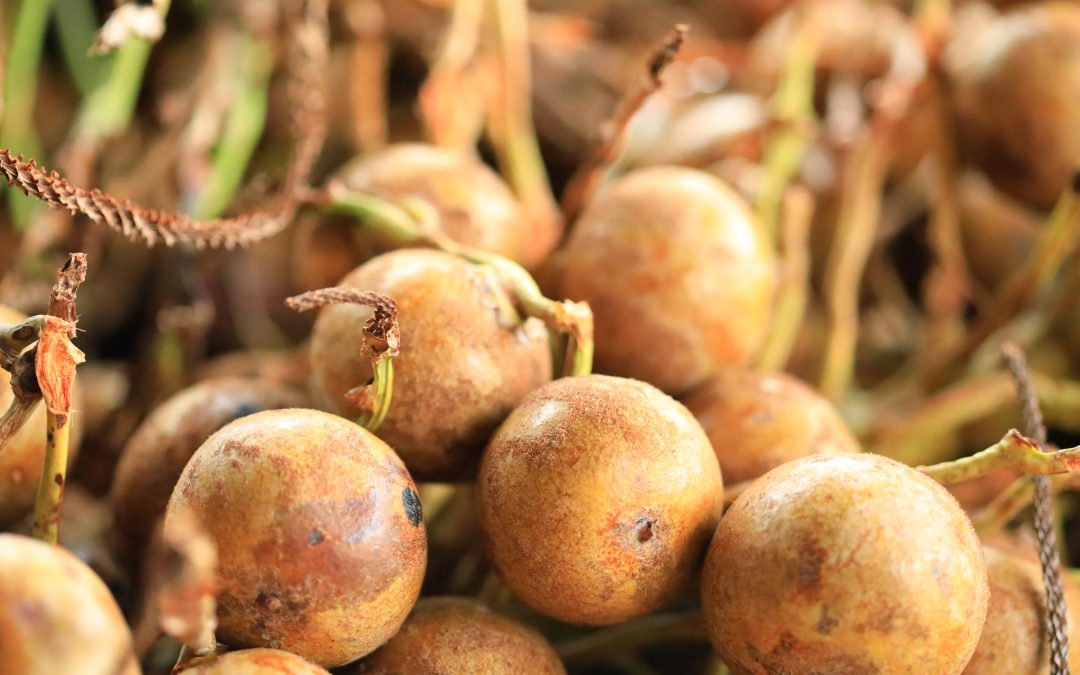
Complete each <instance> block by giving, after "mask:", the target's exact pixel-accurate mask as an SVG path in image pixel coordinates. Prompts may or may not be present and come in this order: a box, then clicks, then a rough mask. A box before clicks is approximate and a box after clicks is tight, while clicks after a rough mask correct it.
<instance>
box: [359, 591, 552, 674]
mask: <svg viewBox="0 0 1080 675" xmlns="http://www.w3.org/2000/svg"><path fill="white" fill-rule="evenodd" d="M356 673H357V675H361V674H362V675H397V674H398V673H410V675H441V674H442V673H485V674H486V675H520V674H523V673H529V675H563V674H565V673H566V670H565V669H564V668H563V665H562V662H561V661H559V656H558V655H557V654H556V653H555V650H554V649H552V648H551V645H550V644H548V641H547V640H545V639H544V636H543V635H540V633H538V632H536V631H534V630H532V629H531V628H526V627H525V626H523V625H521V624H519V623H517V622H516V621H512V620H510V619H507V618H505V617H502V616H499V615H498V614H493V613H492V612H491V611H489V610H488V609H487V608H486V607H484V606H483V605H481V604H479V603H477V602H474V601H472V600H468V599H465V598H424V599H423V600H421V601H420V602H418V603H416V608H415V609H413V611H412V614H410V615H409V618H408V619H407V620H406V621H405V623H404V625H402V626H401V631H399V632H398V634H397V635H395V636H394V637H393V638H391V639H390V641H389V642H387V643H386V644H385V645H383V646H382V647H380V648H379V650H378V651H376V652H375V653H374V654H372V655H371V656H369V657H368V658H367V659H365V660H364V661H363V662H361V663H360V665H359V666H358V667H357V669H356Z"/></svg>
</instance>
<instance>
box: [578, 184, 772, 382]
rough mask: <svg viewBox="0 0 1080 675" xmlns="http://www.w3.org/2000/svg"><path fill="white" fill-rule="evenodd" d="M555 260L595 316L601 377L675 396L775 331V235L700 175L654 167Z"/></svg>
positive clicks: (585, 218) (595, 209)
mask: <svg viewBox="0 0 1080 675" xmlns="http://www.w3.org/2000/svg"><path fill="white" fill-rule="evenodd" d="M614 261H617V263H618V264H613V262H614ZM560 264H561V265H562V266H563V274H562V295H563V296H564V297H567V298H570V299H572V300H586V301H588V303H589V305H590V306H591V307H592V310H593V314H594V315H595V321H596V364H597V369H598V370H601V371H603V372H607V373H611V374H613V375H621V376H625V377H633V378H637V379H640V380H644V381H646V382H649V383H651V384H654V385H656V386H657V387H659V388H660V389H663V390H664V391H666V392H669V393H680V392H684V391H686V390H688V389H690V388H691V387H693V386H695V385H697V384H700V383H701V382H703V381H704V380H705V379H707V378H708V377H709V376H710V375H712V374H713V373H715V372H716V371H717V370H718V369H719V368H720V367H722V366H725V365H732V364H736V365H737V364H744V363H746V362H747V361H748V360H749V358H750V357H751V355H752V354H753V353H754V351H755V349H756V348H757V347H758V344H759V343H760V342H761V339H762V337H763V336H764V332H765V329H766V327H767V325H768V320H769V313H770V303H771V300H772V293H773V285H774V278H775V270H774V266H773V255H772V251H771V247H770V244H769V242H768V239H767V237H766V235H765V233H764V231H763V229H762V228H761V226H760V225H759V223H758V222H757V220H756V218H755V217H754V215H753V214H752V213H751V212H750V210H749V209H748V208H747V206H746V203H745V202H744V201H743V199H742V198H741V197H739V196H738V195H737V194H736V193H735V192H734V191H732V190H731V189H730V188H729V187H728V186H727V185H725V184H724V183H722V182H720V181H719V180H718V179H716V178H713V177H711V176H709V175H708V174H706V173H703V172H701V171H696V170H693V169H683V168H674V167H654V168H647V169H640V170H637V171H634V172H632V173H630V174H627V175H626V176H624V177H623V178H620V179H619V180H617V181H616V182H614V183H612V184H611V185H609V186H608V187H607V188H605V189H604V190H603V191H602V192H600V194H599V195H598V196H597V197H596V199H595V200H594V201H593V203H592V204H591V205H590V206H589V207H588V208H587V209H586V211H585V213H584V214H583V215H582V217H581V219H580V220H579V221H578V222H577V224H576V225H575V226H574V228H573V232H572V234H571V236H570V241H569V243H568V244H567V248H566V250H565V251H564V252H563V255H562V257H561V258H560Z"/></svg>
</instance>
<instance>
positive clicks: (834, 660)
mask: <svg viewBox="0 0 1080 675" xmlns="http://www.w3.org/2000/svg"><path fill="white" fill-rule="evenodd" d="M989 595H990V593H989V588H988V586H987V580H986V565H985V562H984V561H983V556H982V551H981V548H980V545H979V540H978V538H977V537H976V536H975V532H974V530H973V529H972V527H971V523H970V522H969V521H968V519H967V516H966V515H964V512H963V511H962V510H961V509H960V507H959V505H957V503H956V501H955V500H954V499H953V498H952V497H951V496H949V494H948V492H946V491H945V489H944V488H942V487H941V486H940V485H938V484H937V483H935V482H933V481H932V480H931V479H929V478H927V477H926V476H924V475H922V474H920V473H918V472H917V471H915V470H914V469H911V468H909V467H907V466H904V465H903V464H900V463H899V462H895V461H893V460H890V459H887V458H885V457H881V456H877V455H868V454H837V455H813V456H811V457H806V458H803V459H799V460H795V461H794V462H789V463H787V464H784V465H783V466H781V467H779V468H777V469H773V470H772V471H770V472H769V473H767V474H765V475H764V476H762V477H761V478H760V479H758V480H757V481H756V482H755V483H754V484H753V485H751V486H750V488H749V489H748V490H747V491H746V492H744V493H743V494H742V495H741V496H740V497H739V498H738V499H736V500H735V503H734V504H733V505H732V506H731V508H730V509H728V512H727V513H726V514H725V515H724V519H723V520H722V521H721V522H720V526H719V527H718V528H717V530H716V536H715V537H714V538H713V541H712V544H711V545H710V547H709V554H708V557H707V559H706V562H705V570H704V573H703V577H702V588H701V604H702V610H703V613H704V617H705V624H706V629H707V631H708V634H709V638H710V640H711V641H712V643H713V646H714V647H715V648H716V650H717V651H718V652H719V653H720V656H721V657H722V658H723V660H724V662H725V663H727V664H728V666H730V667H731V669H732V670H733V671H734V672H739V673H762V674H764V673H773V672H785V673H786V672H791V673H815V672H820V673H825V672H829V673H839V672H845V673H872V672H880V673H959V672H960V671H961V670H963V668H964V665H965V664H966V663H967V661H968V659H969V658H970V657H971V654H972V653H973V652H974V651H975V645H976V643H977V642H978V640H979V634H980V632H981V631H982V625H983V620H984V618H985V617H986V606H987V601H988V598H989Z"/></svg>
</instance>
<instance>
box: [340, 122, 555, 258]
mask: <svg viewBox="0 0 1080 675" xmlns="http://www.w3.org/2000/svg"><path fill="white" fill-rule="evenodd" d="M339 179H340V180H341V182H342V183H343V184H344V185H345V187H347V188H349V189H352V190H356V191H358V192H364V193H367V194H371V195H374V196H376V197H381V198H383V199H388V200H390V201H393V202H399V201H400V200H402V199H403V198H407V197H418V198H422V199H425V200H427V201H428V202H429V203H430V204H431V205H432V206H434V207H435V209H436V210H437V211H438V213H439V216H440V217H441V222H442V228H443V230H444V231H445V232H446V233H447V234H448V235H450V237H451V238H452V239H453V240H454V241H457V242H460V243H462V244H468V245H469V246H475V247H477V248H481V249H483V250H485V251H491V252H492V253H498V254H499V255H502V256H506V257H507V258H510V259H511V260H514V261H517V262H519V263H521V264H522V265H524V266H525V267H528V268H535V267H537V266H538V265H539V264H540V263H541V262H543V260H544V259H545V258H546V257H547V255H548V254H549V253H550V252H551V249H552V248H553V247H554V245H555V243H556V234H557V233H555V232H540V231H538V229H537V226H536V225H535V224H534V223H532V222H531V221H530V220H529V218H528V217H527V216H526V214H525V212H524V211H523V210H522V208H521V206H520V205H519V204H518V202H517V200H516V199H515V198H514V195H513V193H511V192H510V189H509V188H508V187H506V184H505V183H503V182H502V179H501V178H499V175H498V174H496V173H495V172H494V171H492V170H491V169H490V168H488V166H487V165H486V164H484V163H483V162H482V161H480V159H479V158H477V157H476V156H474V155H471V154H467V153H464V152H458V151H456V150H451V149H449V148H440V147H436V146H434V145H424V144H420V143H402V144H397V145H391V146H389V147H387V148H386V149H384V150H380V151H379V152H376V153H374V154H371V155H366V156H363V157H359V158H357V159H355V160H353V161H352V162H351V163H349V164H347V165H346V166H345V167H344V168H343V169H342V170H341V172H340V173H339Z"/></svg>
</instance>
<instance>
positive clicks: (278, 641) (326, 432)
mask: <svg viewBox="0 0 1080 675" xmlns="http://www.w3.org/2000/svg"><path fill="white" fill-rule="evenodd" d="M181 509H190V510H191V512H192V513H193V514H194V516H195V517H196V518H197V519H198V520H199V521H201V523H202V525H203V527H204V528H206V530H207V532H208V533H209V534H210V536H211V537H212V538H213V539H214V542H215V544H216V545H217V548H218V559H219V564H218V577H219V584H220V592H219V594H218V619H219V628H218V637H219V638H220V639H221V641H222V642H224V643H226V644H229V645H235V646H239V647H273V648H275V649H278V648H280V649H284V650H287V651H290V652H293V653H295V654H299V655H300V656H303V657H304V658H307V659H309V660H311V661H314V662H315V663H318V664H320V665H322V666H325V667H327V668H331V667H336V666H340V665H343V664H345V663H348V662H350V661H354V660H356V659H358V658H360V657H361V656H364V655H365V654H367V653H369V652H371V651H372V650H374V649H375V648H376V647H378V646H379V645H381V644H382V643H383V642H385V641H386V640H387V639H389V638H390V636H392V635H393V634H394V633H395V632H397V629H398V627H400V626H401V622H402V621H404V620H405V617H406V615H408V613H409V610H410V609H412V606H413V604H414V603H415V602H416V598H417V596H418V595H419V592H420V583H421V581H422V580H423V577H424V567H425V561H426V556H427V540H426V537H425V533H424V525H423V522H422V517H421V510H420V501H419V498H418V497H417V495H416V487H415V485H414V484H413V481H412V478H410V477H409V473H408V472H407V471H406V470H405V467H404V466H403V465H402V463H401V460H400V459H398V457H397V455H395V454H394V451H393V450H391V449H390V448H389V446H387V445H386V444H385V443H383V442H382V441H380V440H379V439H378V438H376V437H375V436H373V435H372V434H371V433H369V432H368V431H366V430H364V429H363V428H361V427H359V426H357V425H356V424H353V423H352V422H349V421H348V420H343V419H341V418H340V417H336V416H334V415H330V414H329V413H324V412H319V411H316V410H298V409H291V410H272V411H266V412H260V413H255V414H253V415H248V416H247V417H243V418H241V419H239V420H236V421H235V422H232V423H230V424H228V425H227V426H225V427H223V428H222V429H221V430H220V431H218V432H217V433H215V434H214V435H213V436H211V437H210V438H209V439H207V441H206V442H205V443H203V445H202V446H201V447H200V448H199V449H198V451H196V453H195V455H194V456H193V457H192V458H191V461H190V462H188V465H187V467H185V468H184V473H183V474H182V475H181V476H180V480H179V482H178V483H177V484H176V489H175V490H174V491H173V495H172V499H171V500H170V501H169V507H168V511H167V513H166V516H165V529H166V530H168V529H169V527H170V524H171V522H172V517H173V516H172V514H174V513H176V512H177V511H179V510H181Z"/></svg>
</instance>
